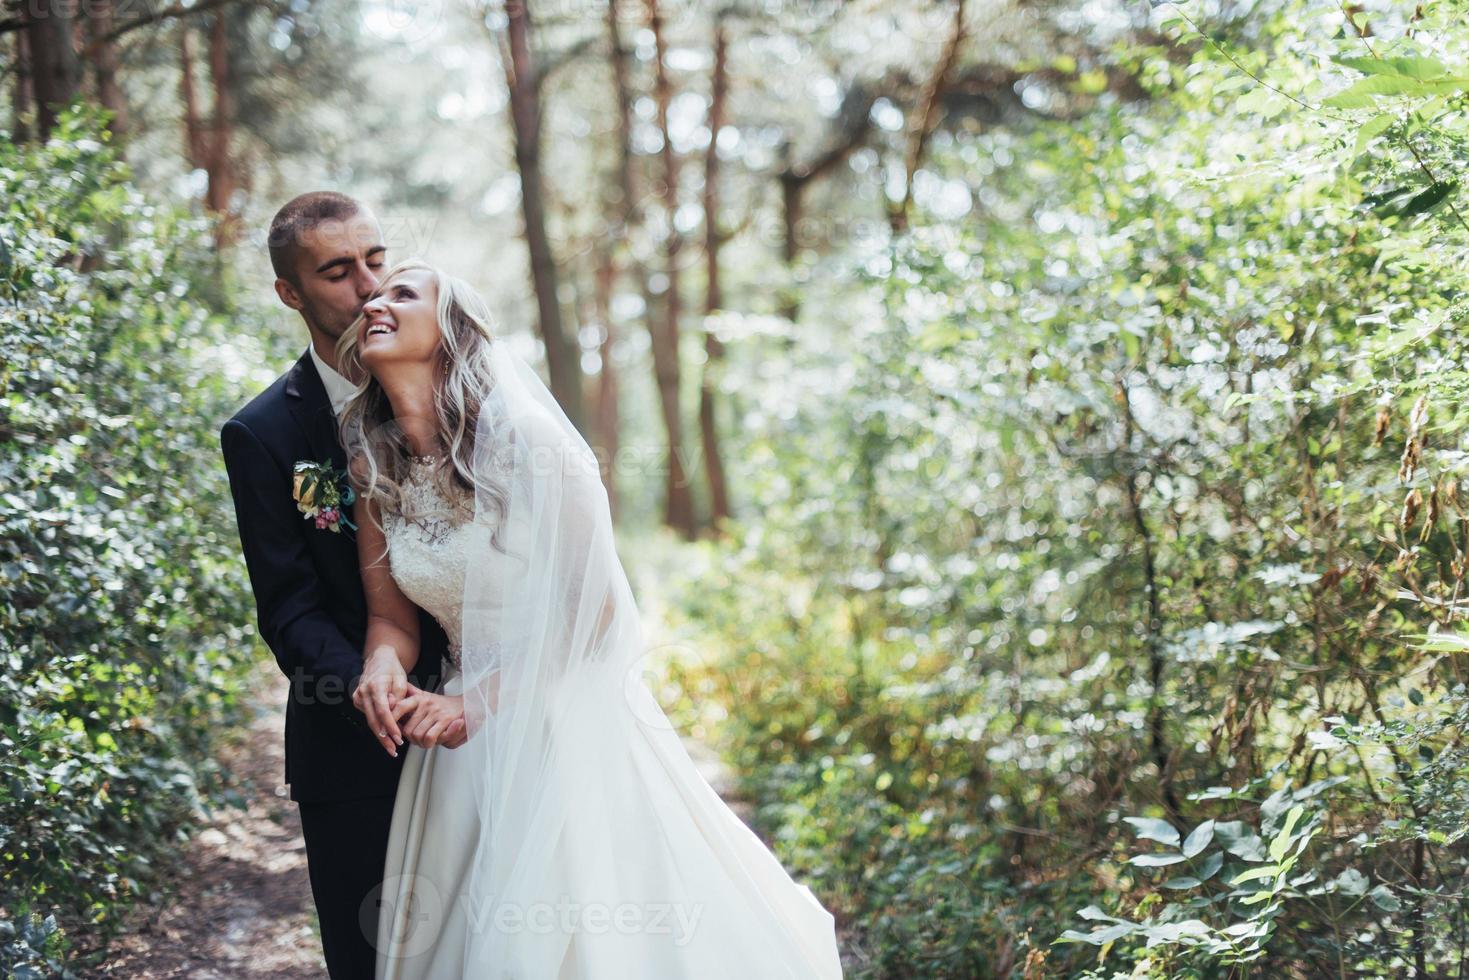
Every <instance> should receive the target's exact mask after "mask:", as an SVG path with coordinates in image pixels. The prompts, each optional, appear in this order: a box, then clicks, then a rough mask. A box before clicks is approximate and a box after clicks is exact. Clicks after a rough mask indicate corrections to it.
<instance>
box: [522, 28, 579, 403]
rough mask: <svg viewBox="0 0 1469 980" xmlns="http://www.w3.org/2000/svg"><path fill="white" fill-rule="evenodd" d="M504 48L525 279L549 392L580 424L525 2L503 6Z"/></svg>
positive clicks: (573, 351) (574, 354) (576, 377)
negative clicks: (550, 228)
mask: <svg viewBox="0 0 1469 980" xmlns="http://www.w3.org/2000/svg"><path fill="white" fill-rule="evenodd" d="M506 13H507V15H508V19H507V23H506V29H505V35H506V45H507V47H508V50H507V51H506V52H504V54H503V55H502V60H503V61H504V63H505V80H506V85H507V86H508V88H509V92H510V118H511V121H512V123H513V124H514V129H515V164H516V167H517V168H518V169H519V171H520V205H521V213H522V216H523V217H524V219H525V243H526V247H527V248H528V249H529V251H530V273H531V283H532V286H533V287H534V289H535V293H536V310H537V315H538V317H539V324H540V332H541V340H542V341H543V342H544V343H545V345H546V368H547V370H548V372H549V373H550V375H551V391H552V393H553V394H555V396H556V400H557V401H558V402H560V403H561V408H562V410H563V411H564V412H566V415H567V418H569V419H571V421H572V423H573V424H574V425H576V426H577V427H578V428H582V427H583V412H582V391H581V357H580V351H579V350H578V348H577V345H576V344H575V343H573V342H572V341H571V340H569V339H568V338H567V336H566V332H565V327H564V326H563V324H562V321H561V305H560V300H559V299H558V296H557V276H556V261H555V258H554V257H553V256H552V254H551V239H550V236H549V235H548V234H547V232H546V204H545V197H544V193H543V191H542V178H541V145H540V144H541V105H540V79H539V77H538V76H537V74H536V66H535V64H534V61H533V58H532V55H531V45H530V30H531V26H530V3H529V0H516V2H514V3H510V4H507V5H506Z"/></svg>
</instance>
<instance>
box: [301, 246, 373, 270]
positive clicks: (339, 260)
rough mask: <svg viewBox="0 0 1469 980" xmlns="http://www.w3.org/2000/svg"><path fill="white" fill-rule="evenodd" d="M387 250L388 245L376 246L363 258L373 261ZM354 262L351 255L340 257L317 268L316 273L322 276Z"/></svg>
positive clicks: (329, 260)
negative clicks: (330, 270) (323, 273)
mask: <svg viewBox="0 0 1469 980" xmlns="http://www.w3.org/2000/svg"><path fill="white" fill-rule="evenodd" d="M387 250H388V247H387V246H386V245H374V246H373V247H372V248H370V249H368V250H367V254H366V255H365V256H363V258H366V259H371V258H372V257H373V256H374V255H377V254H379V253H381V252H386V251H387ZM352 261H353V259H352V256H350V255H339V256H337V257H336V258H334V259H328V260H327V261H325V262H323V263H322V264H321V265H319V266H317V267H316V271H317V273H318V274H320V273H322V272H326V271H327V270H328V269H335V268H336V267H337V266H339V265H351V264H352Z"/></svg>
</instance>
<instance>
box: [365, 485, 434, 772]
mask: <svg viewBox="0 0 1469 980" xmlns="http://www.w3.org/2000/svg"><path fill="white" fill-rule="evenodd" d="M358 501H359V503H360V504H361V505H362V506H361V507H359V508H358V510H360V511H361V512H362V513H361V517H360V519H359V520H358V525H357V559H358V564H359V566H360V567H361V570H362V591H363V595H364V597H365V598H366V600H367V637H366V640H365V641H364V643H363V664H362V681H361V683H360V684H359V685H358V687H357V689H356V690H355V691H353V692H352V703H353V704H354V705H356V706H357V708H358V709H359V710H360V711H362V713H363V714H365V715H367V720H368V723H369V725H370V726H371V727H372V731H373V734H374V735H375V736H376V737H377V740H378V741H379V742H380V743H382V746H383V748H384V749H386V750H387V751H388V753H389V754H391V755H393V756H397V754H398V746H399V745H401V744H402V742H403V733H402V730H401V729H400V728H399V727H398V720H397V717H396V713H395V711H394V709H395V708H396V707H397V705H398V702H399V701H401V700H402V699H403V698H404V697H405V696H407V694H408V671H409V670H411V669H412V668H413V667H414V665H415V664H417V663H418V641H419V635H418V609H417V607H416V606H414V605H413V602H412V601H411V600H410V599H409V598H408V597H407V596H405V595H404V594H403V591H402V590H401V589H399V588H398V583H397V582H395V581H393V576H392V573H391V571H389V568H388V561H387V556H386V554H385V552H386V538H385V537H384V535H383V528H382V519H381V514H380V513H379V508H378V506H377V504H376V502H375V501H372V500H370V499H367V498H364V497H359V498H358Z"/></svg>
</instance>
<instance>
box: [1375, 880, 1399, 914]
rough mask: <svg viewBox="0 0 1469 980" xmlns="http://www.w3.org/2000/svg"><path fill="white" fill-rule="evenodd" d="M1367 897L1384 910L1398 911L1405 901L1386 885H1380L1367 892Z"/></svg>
mask: <svg viewBox="0 0 1469 980" xmlns="http://www.w3.org/2000/svg"><path fill="white" fill-rule="evenodd" d="M1367 897H1368V898H1370V899H1372V904H1373V905H1376V906H1377V907H1378V908H1380V909H1382V911H1384V912H1396V911H1398V910H1399V909H1401V908H1402V907H1403V903H1401V902H1399V901H1398V897H1397V896H1396V895H1394V894H1393V893H1392V889H1391V888H1389V887H1387V886H1386V885H1378V886H1377V887H1376V888H1374V889H1372V890H1371V891H1370V892H1368V893H1367Z"/></svg>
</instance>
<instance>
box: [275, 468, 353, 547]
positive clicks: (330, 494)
mask: <svg viewBox="0 0 1469 980" xmlns="http://www.w3.org/2000/svg"><path fill="white" fill-rule="evenodd" d="M293 470H294V473H295V477H294V479H293V480H292V481H291V497H292V499H294V500H295V501H296V509H297V510H299V511H300V512H301V514H302V515H303V516H304V517H305V518H306V519H307V520H313V519H314V520H315V522H316V526H317V527H318V528H320V529H322V530H326V531H331V532H332V533H333V534H339V533H341V530H342V526H343V525H346V526H347V527H348V528H349V529H351V530H353V531H355V530H357V525H356V524H353V523H352V521H351V519H350V518H348V517H347V515H346V514H344V513H343V512H342V508H343V507H350V506H351V505H352V501H353V500H355V499H356V497H357V495H356V493H354V492H353V490H352V486H351V484H349V483H348V482H347V471H346V470H339V469H336V468H335V467H333V466H332V464H331V461H330V460H323V461H321V462H320V463H314V462H312V461H311V460H309V459H303V460H301V461H299V462H298V463H296V465H295V467H294V468H293Z"/></svg>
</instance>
